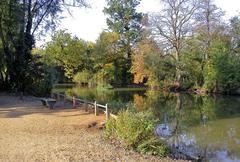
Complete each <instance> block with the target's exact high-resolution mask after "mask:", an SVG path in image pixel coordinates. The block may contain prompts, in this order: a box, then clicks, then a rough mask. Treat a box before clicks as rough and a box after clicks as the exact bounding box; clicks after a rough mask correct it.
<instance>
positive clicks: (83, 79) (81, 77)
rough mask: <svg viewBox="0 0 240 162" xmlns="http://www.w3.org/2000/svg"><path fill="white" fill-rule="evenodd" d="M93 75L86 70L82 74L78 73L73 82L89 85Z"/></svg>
mask: <svg viewBox="0 0 240 162" xmlns="http://www.w3.org/2000/svg"><path fill="white" fill-rule="evenodd" d="M91 77H92V76H91V74H90V72H89V71H87V70H84V71H82V72H78V73H77V74H76V75H74V77H73V81H74V82H75V83H77V84H82V83H89V81H90V79H91Z"/></svg>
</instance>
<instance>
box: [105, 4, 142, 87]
mask: <svg viewBox="0 0 240 162" xmlns="http://www.w3.org/2000/svg"><path fill="white" fill-rule="evenodd" d="M139 4H140V0H107V5H108V7H106V8H105V9H104V12H105V13H106V14H108V16H109V17H108V18H107V25H108V27H109V29H110V30H111V31H113V32H115V33H118V34H119V35H120V39H119V47H120V50H121V52H122V53H123V54H124V57H125V63H124V64H125V66H124V69H123V73H122V75H123V83H124V84H126V83H130V81H131V75H130V73H129V69H130V67H131V56H132V48H133V46H134V45H135V43H136V42H137V41H138V40H139V39H140V36H141V19H142V13H138V12H136V7H137V6H138V5H139ZM127 78H128V79H130V80H128V81H127Z"/></svg>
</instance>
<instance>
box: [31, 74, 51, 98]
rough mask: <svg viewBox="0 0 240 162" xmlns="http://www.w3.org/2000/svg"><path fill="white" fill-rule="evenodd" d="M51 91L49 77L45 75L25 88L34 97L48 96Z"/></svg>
mask: <svg viewBox="0 0 240 162" xmlns="http://www.w3.org/2000/svg"><path fill="white" fill-rule="evenodd" d="M51 89H52V81H51V75H50V74H45V76H44V77H43V78H42V79H38V80H36V81H35V82H34V83H33V84H32V85H29V86H28V87H27V88H26V91H27V92H28V93H30V94H33V95H35V96H46V95H49V94H50V92H51Z"/></svg>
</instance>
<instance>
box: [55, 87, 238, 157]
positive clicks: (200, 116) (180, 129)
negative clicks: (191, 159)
mask: <svg viewBox="0 0 240 162" xmlns="http://www.w3.org/2000/svg"><path fill="white" fill-rule="evenodd" d="M58 91H59V89H58ZM60 91H65V92H67V93H69V94H71V93H74V94H75V95H77V96H79V97H81V98H85V99H88V100H92V101H94V100H97V101H99V102H103V103H106V102H107V103H109V105H110V108H112V111H115V112H117V111H119V109H122V108H126V107H127V105H128V104H129V103H131V104H132V105H135V107H136V109H137V110H138V111H145V110H149V109H150V110H151V111H152V112H154V114H155V116H156V118H159V119H160V121H161V123H160V124H159V126H158V127H157V129H156V133H157V134H159V135H160V136H161V137H162V138H165V139H166V141H167V142H168V143H169V145H170V146H171V147H174V148H177V149H178V150H180V151H182V152H185V153H187V154H188V155H190V156H199V157H201V158H203V160H208V161H240V97H234V96H206V95H202V96H201V95H190V94H177V93H166V92H165V93H163V92H156V91H146V90H141V89H117V90H109V91H97V90H95V89H84V88H74V89H62V90H61V89H60ZM114 108H115V109H114Z"/></svg>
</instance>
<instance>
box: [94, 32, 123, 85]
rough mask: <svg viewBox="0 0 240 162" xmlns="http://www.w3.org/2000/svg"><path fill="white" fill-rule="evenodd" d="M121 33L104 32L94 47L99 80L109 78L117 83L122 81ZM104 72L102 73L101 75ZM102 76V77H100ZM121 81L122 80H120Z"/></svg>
mask: <svg viewBox="0 0 240 162" xmlns="http://www.w3.org/2000/svg"><path fill="white" fill-rule="evenodd" d="M118 40H119V35H118V34H117V33H115V32H102V33H101V34H100V36H99V38H98V40H97V42H96V46H95V49H94V57H93V58H94V64H95V72H96V74H95V75H97V76H98V77H97V78H98V81H102V80H104V77H105V78H108V79H107V80H108V82H114V83H115V84H117V83H119V81H121V80H122V79H121V76H120V75H121V69H122V68H121V67H120V66H121V60H123V57H122V54H121V52H119V47H118ZM100 74H102V75H100ZM99 76H101V79H100V78H99ZM120 83H121V82H120Z"/></svg>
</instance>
